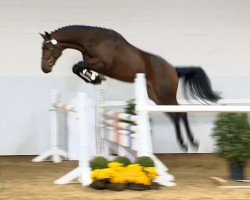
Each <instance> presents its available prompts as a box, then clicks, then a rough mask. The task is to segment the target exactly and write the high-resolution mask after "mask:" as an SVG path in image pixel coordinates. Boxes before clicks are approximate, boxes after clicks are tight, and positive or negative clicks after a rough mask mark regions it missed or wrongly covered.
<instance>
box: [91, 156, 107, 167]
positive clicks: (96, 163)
mask: <svg viewBox="0 0 250 200" xmlns="http://www.w3.org/2000/svg"><path fill="white" fill-rule="evenodd" d="M108 163H109V161H108V160H107V159H106V158H104V157H102V156H97V157H95V158H93V159H92V160H90V163H89V164H90V167H91V169H92V170H95V169H105V168H107V167H108Z"/></svg>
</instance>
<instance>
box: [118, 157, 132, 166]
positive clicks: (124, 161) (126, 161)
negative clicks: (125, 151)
mask: <svg viewBox="0 0 250 200" xmlns="http://www.w3.org/2000/svg"><path fill="white" fill-rule="evenodd" d="M114 162H118V163H121V164H123V166H124V167H126V166H128V165H129V164H131V161H130V160H129V159H128V158H127V157H126V156H118V157H116V158H115V159H114Z"/></svg>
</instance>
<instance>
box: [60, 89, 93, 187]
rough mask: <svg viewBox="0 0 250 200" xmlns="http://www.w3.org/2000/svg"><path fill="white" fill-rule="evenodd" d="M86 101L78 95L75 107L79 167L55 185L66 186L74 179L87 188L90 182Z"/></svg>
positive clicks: (83, 96)
mask: <svg viewBox="0 0 250 200" xmlns="http://www.w3.org/2000/svg"><path fill="white" fill-rule="evenodd" d="M88 106H89V105H88V101H87V97H86V95H85V94H84V93H79V94H78V106H77V109H76V110H77V115H78V116H77V122H78V130H79V131H78V132H79V146H78V148H79V166H78V167H77V168H75V169H73V170H72V171H70V172H69V173H67V174H66V175H64V176H63V177H61V178H59V179H57V180H56V181H55V184H68V183H70V182H72V181H73V180H75V179H79V182H80V183H82V185H84V186H88V185H89V184H90V183H91V182H92V180H91V170H90V167H89V160H90V157H91V150H90V149H91V148H90V145H91V141H89V138H90V135H89V132H88V124H89V123H88V116H86V113H87V111H88Z"/></svg>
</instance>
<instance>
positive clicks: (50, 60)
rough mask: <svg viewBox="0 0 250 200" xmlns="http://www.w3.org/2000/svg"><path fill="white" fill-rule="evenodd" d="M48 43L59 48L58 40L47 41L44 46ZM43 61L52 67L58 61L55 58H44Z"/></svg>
mask: <svg viewBox="0 0 250 200" xmlns="http://www.w3.org/2000/svg"><path fill="white" fill-rule="evenodd" d="M46 43H51V44H53V46H57V44H58V42H57V40H55V39H50V40H47V41H45V42H44V43H43V44H46ZM42 59H43V60H46V61H47V62H48V65H49V66H50V67H51V66H53V65H54V64H55V60H56V59H55V58H54V57H53V56H50V58H45V57H42Z"/></svg>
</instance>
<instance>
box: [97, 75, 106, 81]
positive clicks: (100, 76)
mask: <svg viewBox="0 0 250 200" xmlns="http://www.w3.org/2000/svg"><path fill="white" fill-rule="evenodd" d="M98 76H99V79H100V80H101V81H106V80H107V79H106V77H105V76H103V75H102V74H99V75H98Z"/></svg>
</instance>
